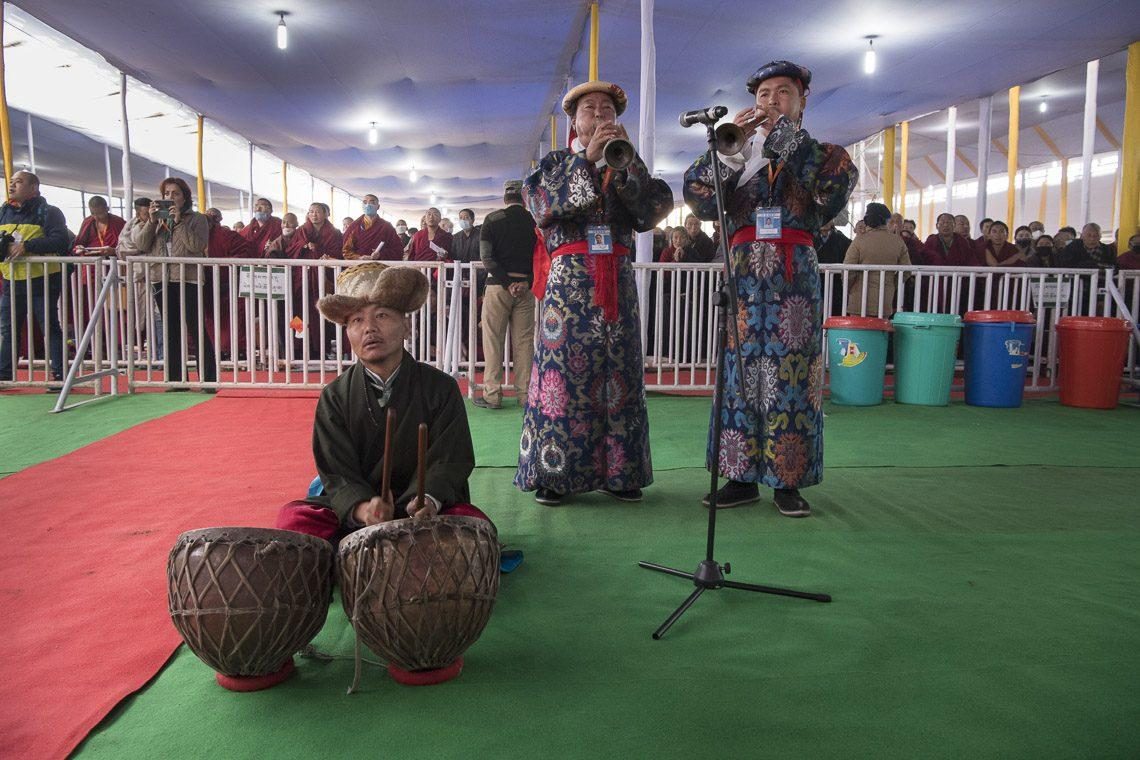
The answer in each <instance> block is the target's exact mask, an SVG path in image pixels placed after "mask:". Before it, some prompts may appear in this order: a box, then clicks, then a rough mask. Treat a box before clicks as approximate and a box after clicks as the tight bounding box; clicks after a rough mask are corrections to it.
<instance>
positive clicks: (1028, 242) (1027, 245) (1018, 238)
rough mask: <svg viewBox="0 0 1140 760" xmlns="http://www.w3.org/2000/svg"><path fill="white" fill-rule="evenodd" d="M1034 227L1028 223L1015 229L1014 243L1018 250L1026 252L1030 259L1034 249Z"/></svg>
mask: <svg viewBox="0 0 1140 760" xmlns="http://www.w3.org/2000/svg"><path fill="white" fill-rule="evenodd" d="M1034 240H1035V238H1034V237H1033V229H1032V228H1031V227H1029V226H1027V225H1024V224H1023V225H1021V226H1020V227H1018V228H1017V229H1016V230H1014V231H1013V244H1014V245H1015V246H1017V250H1019V251H1021V252H1022V253H1023V254H1025V257H1026V258H1027V259H1028V258H1029V254H1030V253H1032V251H1033V241H1034Z"/></svg>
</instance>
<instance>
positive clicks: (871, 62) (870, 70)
mask: <svg viewBox="0 0 1140 760" xmlns="http://www.w3.org/2000/svg"><path fill="white" fill-rule="evenodd" d="M877 36H878V35H877V34H872V35H869V36H868V37H867V52H866V53H864V54H863V73H864V74H874V73H875V67H876V65H877V63H878V62H877V61H876V60H875V37H877Z"/></svg>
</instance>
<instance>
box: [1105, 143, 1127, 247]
mask: <svg viewBox="0 0 1140 760" xmlns="http://www.w3.org/2000/svg"><path fill="white" fill-rule="evenodd" d="M1119 187H1120V162H1119V161H1117V162H1116V171H1115V172H1113V173H1112V195H1111V196H1109V205H1108V229H1109V231H1114V230H1116V191H1117V189H1118V188H1119ZM1120 210H1121V211H1122V212H1123V211H1124V203H1123V202H1121V204H1120ZM1121 216H1123V214H1121ZM1124 242H1126V243H1127V242H1128V238H1127V237H1126V238H1124ZM1117 243H1119V241H1117ZM1116 250H1117V253H1123V251H1121V250H1120V247H1119V245H1118V246H1117V249H1116Z"/></svg>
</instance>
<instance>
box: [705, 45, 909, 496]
mask: <svg viewBox="0 0 1140 760" xmlns="http://www.w3.org/2000/svg"><path fill="white" fill-rule="evenodd" d="M810 87H811V72H810V71H808V70H807V69H806V68H804V67H803V66H800V65H798V64H795V63H792V62H790V61H772V62H770V63H767V64H765V65H763V66H761V67H760V68H759V69H758V70H757V71H756V73H754V74H753V75H752V76H751V77H750V78H749V79H748V83H747V90H748V93H749V95H752V96H754V97H755V102H754V103H753V104H752V105H750V106H749V107H747V108H744V109H743V110H741V111H740V112H739V113H737V114H736V116H735V117H734V119H733V121H734V123H735V124H736V125H737V126H738V127H740V128H741V129H742V130H743V131H744V136H745V141H746V145H745V147H744V149H743V150H742V151H741V152H740V153H738V154H737V155H735V156H726V157H725V158H724V168H725V170H726V171H725V177H724V180H723V181H722V183H721V184H722V188H723V192H724V198H723V200H724V207H725V209H726V211H727V212H728V220H727V221H728V225H729V227H728V229H726V230H725V231H724V232H725V234H726V235H727V236H728V239H729V240H730V241H731V243H730V246H729V256H730V257H731V258H730V263H731V264H732V267H733V270H734V271H735V273H736V277H735V281H736V282H735V287H736V290H737V300H738V305H739V313H738V314H731V315H729V318H730V319H734V320H736V321H737V322H738V323H739V324H740V328H741V329H740V332H741V334H740V341H741V343H742V346H741V347H737V346H734V345H732V338H730V339H729V341H730V345H728V346H726V348H725V356H724V361H725V367H726V368H728V371H727V373H726V384H725V389H724V403H723V405H722V407H721V409H720V410H718V411H719V413H720V414H721V422H722V423H723V429H722V431H721V440H720V442H719V443H720V459H719V461H712V460H711V457H712V451H713V443H714V442H713V441H712V440H711V437H712V436H711V426H710V436H709V437H710V441H709V445H708V449H707V450H708V457H709V460H710V461H708V462H707V464H708V466H709V467H710V468H713V467H715V468H716V469H717V471H718V472H719V474H721V475H722V476H724V477H725V478H727V479H728V483H727V484H725V485H724V486H723V487H722V488H721V489H720V490H719V491H717V494H716V497H717V506H718V508H727V507H735V506H740V505H744V504H750V503H752V502H757V501H760V486H761V485H763V486H765V487H767V488H772V489H774V490H775V495H774V498H773V501H774V502H775V504H776V508H777V509H778V510H779V511H780V514H782V515H785V516H787V517H806V516H808V515H809V514H811V508H810V506H809V505H808V502H807V500H806V499H805V498H804V497H803V496H802V495H801V494H800V489H802V488H806V487H808V486H813V485H815V484H817V483H819V482H820V481H821V480H822V478H823V408H822V406H823V372H824V359H823V303H822V292H821V288H820V275H819V264H818V260H817V257H816V252H815V248H814V247H813V244H814V238H813V235H814V234H815V233H817V232H818V231H819V229H820V227H822V226H823V225H824V224H826V223H827V222H828V221H830V220H832V219H834V218H835V217H836V216H837V215H838V214H839V213H840V211H842V210H843V208H844V207H845V206H846V205H847V199H848V197H850V195H851V191H852V190H853V189H854V188H855V183H856V180H857V179H858V176H859V172H858V170H857V169H856V168H855V165H854V163H852V161H851V157H850V156H849V155H847V151H845V150H844V149H843V148H842V146H839V145H833V144H830V143H825V142H820V141H819V140H817V139H816V138H815V137H813V136H812V135H810V134H809V133H808V132H807V131H806V130H805V129H804V128H803V124H802V122H803V115H804V109H805V108H806V107H807V99H808V95H809V92H810ZM684 190H685V201H686V202H687V203H688V205H689V207H690V208H691V209H692V210H693V212H694V213H695V214H696V215H697V216H698V217H700V218H702V219H714V218H716V216H717V205H716V197H715V193H714V191H713V173H712V156H711V155H709V154H707V153H706V154H705V155H703V156H701V157H700V158H698V159H697V160H696V161H695V162H694V163H693V165H692V166H690V167H689V169H688V171H687V172H686V173H685V178H684ZM882 210H883V211H886V209H885V207H884V208H883V209H882ZM888 216H889V212H888V213H887V214H886V215H883V216H882V217H881V220H880V222H879V223H880V224H883V225H885V224H886V222H887V218H888ZM876 218H878V217H876ZM871 234H872V233H871V232H867V233H866V234H865V235H862V236H860V237H859V238H857V239H856V240H854V241H853V242H852V243H851V246H850V247H849V248H848V249H847V254H846V255H847V256H850V255H851V249H852V248H854V247H855V246H856V245H860V240H863V239H864V238H865V237H867V236H870V235H871ZM880 234H881V235H883V236H884V237H885V238H887V239H888V240H893V242H894V243H895V244H896V246H897V248H896V250H898V249H901V253H900V255H902V256H905V255H906V247H905V246H904V245H903V244H902V243H901V242H900V241H899V239H898V238H895V237H893V236H891V235H889V233H887V232H885V231H884V232H882V233H880ZM741 349H743V350H741ZM738 350H739V351H740V360H739V364H742V365H743V373H744V377H739V376H738V372H737V369H736V368H737V367H738V366H739V365H738V357H737V352H738ZM711 496H712V494H709V495H708V496H706V497H705V503H706V504H711Z"/></svg>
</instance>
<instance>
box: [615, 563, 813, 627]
mask: <svg viewBox="0 0 1140 760" xmlns="http://www.w3.org/2000/svg"><path fill="white" fill-rule="evenodd" d="M637 564H638V566H639V567H643V568H645V569H646V570H653V571H654V572H658V573H665V574H666V575H675V576H677V577H678V578H688V579H689V580H691V581H692V582H693V585H695V586H696V588H695V589H693V593H691V594H689V596H688V597H686V598H685V601H683V602H681V606H680V607H678V608H677V609H675V610H673V614H671V615H670V616H669V617H667V618H665V622H664V623H662V624H661V625H660V626H658V628H657V630H656V631H654V632H653V638H654V640H659V639H660V638H661V637H662V636H664V635H665V632H666V631H668V630H669V629H670V628H671V627H672V626H673V623H676V622H677V621H678V620H679V619H680V617H681V616H682V615H684V614H685V612H686V611H688V609H689V608H690V607H692V606H693V603H694V602H696V601H697V599H698V598H700V596H701V594H703V593H704V592H705V591H707V590H709V589H718V588H734V589H739V590H741V591H754V592H756V593H759V594H774V595H776V596H791V597H795V598H796V599H809V600H811V601H813V602H830V601H831V594H816V593H812V592H809V591H796V590H795V589H790V588H781V587H779V586H761V585H758V584H755V583H738V582H736V581H728V580H725V579H724V576H725V575H727V574H729V573H731V572H732V567H731V566H730V565H729V564H728V563H727V562H726V563H725V564H724V566H723V567H722V566H721V565H719V564H717V563H716V562H715V561H713V560H711V559H706V560H702V561H701V563H700V564H699V565H697V569H696V570H695V571H694V572H691V573H686V572H685V571H683V570H677V569H675V568H672V567H666V566H665V565H658V564H655V563H653V562H644V561H642V562H638V563H637Z"/></svg>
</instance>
